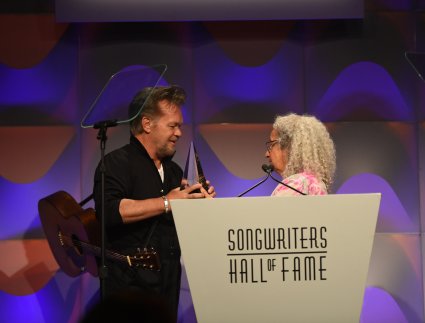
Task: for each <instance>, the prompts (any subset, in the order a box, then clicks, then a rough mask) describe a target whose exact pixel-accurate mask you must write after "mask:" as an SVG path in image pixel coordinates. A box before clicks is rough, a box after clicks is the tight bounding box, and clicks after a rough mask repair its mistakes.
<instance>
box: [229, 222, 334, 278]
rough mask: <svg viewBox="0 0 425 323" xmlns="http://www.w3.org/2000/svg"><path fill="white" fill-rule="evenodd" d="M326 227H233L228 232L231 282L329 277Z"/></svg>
mask: <svg viewBox="0 0 425 323" xmlns="http://www.w3.org/2000/svg"><path fill="white" fill-rule="evenodd" d="M326 234H327V228H326V227H325V226H320V227H315V226H311V227H286V228H283V227H278V228H234V229H228V231H227V242H228V243H227V246H228V253H227V256H228V259H229V282H230V283H231V284H246V283H269V282H276V281H280V282H282V283H285V282H302V281H321V280H326V279H327V278H326V256H327V246H328V241H327V238H326Z"/></svg>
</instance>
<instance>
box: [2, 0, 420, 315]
mask: <svg viewBox="0 0 425 323" xmlns="http://www.w3.org/2000/svg"><path fill="white" fill-rule="evenodd" d="M260 2H261V1H260ZM260 2H259V3H260ZM424 9H425V1H423V0H399V1H396V0H393V1H391V0H365V2H364V17H363V18H344V19H342V18H340V17H339V19H309V20H306V19H301V18H299V19H291V20H267V21H254V20H251V21H243V20H238V21H236V20H235V21H187V22H183V21H174V22H171V21H168V22H167V21H162V22H107V21H105V22H79V23H77V22H57V20H56V17H55V4H54V3H53V1H41V0H40V1H36V0H33V1H30V0H27V1H16V2H15V1H12V0H10V1H2V3H1V4H0V175H1V177H0V192H1V194H0V255H1V262H0V289H1V291H0V320H1V321H3V322H76V321H78V318H79V317H80V316H81V315H82V314H83V313H84V312H85V310H86V309H87V307H88V306H89V305H90V304H92V303H93V302H95V301H96V300H97V299H98V294H97V292H98V281H97V279H96V278H94V277H92V276H91V275H90V274H84V275H81V276H79V277H76V278H71V277H69V276H67V275H66V274H65V273H64V272H63V271H62V270H61V269H60V268H59V267H58V265H57V263H56V261H55V260H54V258H53V256H52V253H51V251H50V248H49V246H48V244H47V241H46V239H45V235H44V233H43V230H42V227H41V223H40V218H39V214H38V209H37V203H38V200H39V199H41V198H43V197H45V196H47V195H49V194H51V193H53V192H56V191H58V190H65V191H67V192H69V193H70V194H71V195H72V196H74V197H75V198H76V199H77V200H78V201H80V200H82V199H83V198H85V197H86V196H88V195H89V194H90V193H91V189H92V177H93V172H94V168H95V166H96V163H97V162H98V160H99V158H100V153H99V143H98V141H97V139H96V135H97V132H96V131H95V130H93V129H82V128H81V127H80V122H81V119H82V118H83V116H84V114H85V113H86V112H87V110H88V109H89V108H90V106H91V104H92V103H93V101H94V100H95V99H96V97H97V95H98V94H99V92H100V91H101V90H102V88H103V86H104V85H105V84H106V82H107V81H108V79H109V77H110V76H111V75H112V74H114V73H117V72H118V71H121V70H122V69H125V68H128V67H130V66H134V65H138V66H140V65H141V66H147V67H148V66H152V65H156V64H167V65H168V70H167V72H166V74H165V75H164V79H163V80H162V82H163V83H166V84H167V83H168V84H171V83H176V84H179V85H181V86H183V87H184V88H185V89H186V90H187V92H188V95H189V99H188V102H187V104H186V105H185V107H184V116H185V125H184V132H185V135H184V137H183V139H182V140H181V141H180V142H179V146H178V152H177V155H176V161H177V162H178V163H179V164H180V165H182V166H184V162H185V159H186V155H187V151H188V149H189V144H190V141H191V140H193V141H194V142H195V145H196V148H197V150H198V153H199V155H200V158H201V161H202V163H203V168H204V172H205V175H206V177H207V178H208V179H210V180H211V182H212V183H213V184H214V186H215V187H216V190H217V192H218V196H219V197H234V196H236V195H238V194H239V193H241V192H242V191H244V190H245V189H246V188H248V187H250V186H251V185H253V184H254V183H256V182H257V181H258V180H259V179H260V178H261V177H262V176H263V175H264V173H263V172H262V170H261V164H262V163H264V162H265V159H264V153H265V146H264V142H265V141H266V140H267V139H268V134H269V131H270V127H271V123H272V121H273V119H274V116H275V115H277V114H284V113H287V112H289V111H293V112H297V113H309V114H313V115H315V116H316V117H318V118H319V119H320V120H322V121H324V122H326V124H327V126H328V127H329V130H330V132H331V134H332V136H333V138H334V140H335V143H336V149H337V176H336V181H335V184H334V187H333V193H360V192H380V193H382V200H381V208H380V212H379V218H378V224H377V229H376V234H375V240H374V245H373V251H372V258H371V262H370V268H369V275H368V280H367V287H366V290H365V299H364V305H363V311H362V319H361V321H362V322H364V323H369V322H371V323H372V322H374V323H375V322H386V323H387V322H423V321H424V295H423V281H424V271H423V259H424V258H423V251H422V249H423V231H424V224H423V223H424V221H423V220H424V219H425V209H424V206H425V174H424V164H425V143H424V139H425V107H424V106H425V96H424V94H425V83H424V82H423V81H422V79H421V78H420V77H419V76H418V75H417V71H415V69H414V68H413V67H412V66H411V64H410V63H409V61H408V60H407V59H406V57H405V56H406V55H405V54H406V52H425V48H424V47H425V42H424V37H425V25H424V24H425V21H424V20H425V14H424V12H423V11H424ZM305 10H306V11H307V12H308V10H309V8H305ZM108 138H109V139H108V141H107V151H110V150H112V149H114V148H116V147H118V146H121V145H122V144H124V143H125V142H126V141H127V139H128V129H127V127H126V126H125V125H124V126H119V127H116V128H113V129H111V130H110V131H109V132H108ZM274 186H275V185H274V182H272V181H269V182H267V183H266V184H265V185H263V186H261V187H259V188H257V189H256V190H254V191H252V192H251V193H250V194H249V195H251V196H254V195H257V196H260V195H269V194H270V193H271V191H272V189H273V187H274ZM88 206H90V204H89V205H88ZM282 216H284V214H283V215H282ZM341 216H344V215H343V214H341ZM347 230H350V228H347ZM348 279H349V278H348ZM283 301H284V300H283ZM179 309H180V314H179V318H180V322H185V323H188V322H195V321H196V319H195V315H194V311H193V305H192V301H191V297H190V290H189V287H188V284H187V280H186V279H185V277H184V279H183V284H182V287H181V303H180V308H179Z"/></svg>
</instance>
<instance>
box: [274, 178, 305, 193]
mask: <svg viewBox="0 0 425 323" xmlns="http://www.w3.org/2000/svg"><path fill="white" fill-rule="evenodd" d="M270 177H271V178H272V180H274V181H275V182H277V183H279V184H282V185H283V186H286V187H287V188H289V189H291V190H293V191H295V192H297V193H299V194H301V195H307V194H306V193H303V192H301V191H299V190H297V189H296V188H295V187H292V186H290V185H288V184H285V183H283V182H281V181H279V180H277V179H276V178H274V177H273V176H272V175H271V173H270Z"/></svg>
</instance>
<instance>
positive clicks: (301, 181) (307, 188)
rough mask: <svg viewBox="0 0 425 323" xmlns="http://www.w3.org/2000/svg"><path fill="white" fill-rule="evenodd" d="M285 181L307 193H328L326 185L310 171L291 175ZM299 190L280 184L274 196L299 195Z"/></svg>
mask: <svg viewBox="0 0 425 323" xmlns="http://www.w3.org/2000/svg"><path fill="white" fill-rule="evenodd" d="M283 183H285V184H287V185H289V186H291V187H293V188H295V189H297V190H299V191H301V192H303V193H306V194H307V195H325V194H328V192H327V190H326V186H325V184H324V183H323V182H322V181H319V180H318V179H317V178H316V177H315V176H314V175H312V174H309V173H299V174H294V175H292V176H289V177H287V178H285V179H284V180H283ZM298 195H301V194H299V193H298V192H296V191H294V190H291V189H290V188H288V187H286V186H284V185H282V184H279V185H278V186H276V188H275V189H274V191H273V193H272V196H298Z"/></svg>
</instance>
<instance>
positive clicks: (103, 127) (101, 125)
mask: <svg viewBox="0 0 425 323" xmlns="http://www.w3.org/2000/svg"><path fill="white" fill-rule="evenodd" d="M116 125H117V121H116V120H106V121H100V122H98V123H96V124H94V125H93V128H94V129H99V132H98V134H97V139H99V140H100V174H101V192H102V194H101V195H102V200H101V205H102V206H101V210H102V211H101V217H100V237H101V241H100V251H101V253H100V266H99V279H100V300H101V301H102V302H103V301H104V300H105V296H106V292H105V286H106V285H105V283H106V278H107V276H108V268H107V266H106V265H105V256H106V252H105V172H106V169H105V147H106V140H107V139H108V137H107V136H106V131H107V130H108V127H115V126H116Z"/></svg>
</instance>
